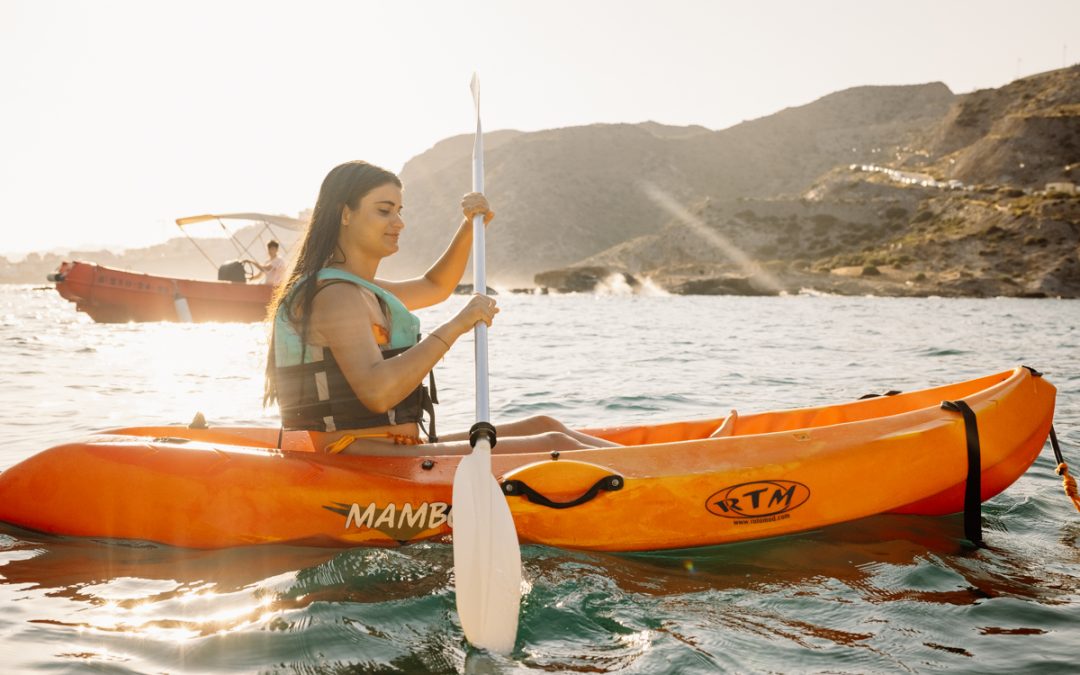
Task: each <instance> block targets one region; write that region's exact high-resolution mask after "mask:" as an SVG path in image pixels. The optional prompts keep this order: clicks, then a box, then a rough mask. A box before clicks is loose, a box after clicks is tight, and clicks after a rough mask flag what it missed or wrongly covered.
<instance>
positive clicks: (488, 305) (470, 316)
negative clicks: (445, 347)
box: [451, 293, 499, 336]
mask: <svg viewBox="0 0 1080 675" xmlns="http://www.w3.org/2000/svg"><path fill="white" fill-rule="evenodd" d="M498 313H499V308H498V307H496V306H495V300H494V298H490V297H488V296H486V295H483V294H481V293H476V294H475V295H473V296H472V298H470V299H469V302H468V303H466V305H465V306H464V307H462V308H461V310H460V311H459V312H458V313H457V315H456V316H455V317H454V318H453V319H452V320H451V323H453V324H454V326H455V328H456V329H457V331H458V335H459V336H460V335H464V334H465V333H468V332H469V331H470V330H472V329H473V326H475V325H476V324H478V323H480V322H481V321H483V322H484V323H485V324H487V325H488V326H490V325H491V321H492V320H493V319H494V318H495V315H496V314H498Z"/></svg>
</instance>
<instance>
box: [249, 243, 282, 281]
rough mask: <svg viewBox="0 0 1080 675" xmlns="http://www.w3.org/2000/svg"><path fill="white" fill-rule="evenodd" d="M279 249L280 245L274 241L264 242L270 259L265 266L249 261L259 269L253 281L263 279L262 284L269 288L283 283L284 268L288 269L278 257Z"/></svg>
mask: <svg viewBox="0 0 1080 675" xmlns="http://www.w3.org/2000/svg"><path fill="white" fill-rule="evenodd" d="M280 248H281V244H279V243H278V242H277V240H276V239H271V240H270V241H268V242H266V254H267V255H268V256H270V259H269V260H267V261H266V264H262V263H258V262H255V261H254V260H249V261H248V262H250V263H251V264H253V265H255V266H256V267H258V268H259V270H260V271H259V272H257V273H256V274H255V276H254V277H253V279H258V278H259V277H260V276H261V277H263V283H264V284H267V285H269V286H280V285H281V284H282V283H283V282H284V281H285V268H286V267H288V266H287V265H286V264H285V259H284V258H279V257H278V250H279V249H280Z"/></svg>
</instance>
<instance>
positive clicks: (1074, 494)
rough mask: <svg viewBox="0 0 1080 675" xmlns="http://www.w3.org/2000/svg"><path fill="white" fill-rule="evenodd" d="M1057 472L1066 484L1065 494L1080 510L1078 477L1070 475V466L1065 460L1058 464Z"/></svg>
mask: <svg viewBox="0 0 1080 675" xmlns="http://www.w3.org/2000/svg"><path fill="white" fill-rule="evenodd" d="M1055 473H1056V474H1057V475H1059V476H1061V482H1062V484H1063V485H1064V486H1065V494H1066V496H1068V498H1069V499H1071V500H1072V503H1073V506H1075V507H1076V510H1077V511H1080V491H1078V490H1077V488H1076V479H1075V478H1073V477H1072V476H1070V475H1069V467H1068V465H1067V464H1065V462H1062V463H1061V464H1058V465H1057V470H1056V471H1055Z"/></svg>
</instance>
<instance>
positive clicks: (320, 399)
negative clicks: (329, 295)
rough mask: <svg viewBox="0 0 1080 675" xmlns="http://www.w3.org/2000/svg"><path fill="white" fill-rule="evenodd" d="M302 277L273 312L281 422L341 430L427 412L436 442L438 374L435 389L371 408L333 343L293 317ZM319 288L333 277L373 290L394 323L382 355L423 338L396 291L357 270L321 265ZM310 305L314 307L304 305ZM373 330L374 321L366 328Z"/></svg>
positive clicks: (288, 425)
mask: <svg viewBox="0 0 1080 675" xmlns="http://www.w3.org/2000/svg"><path fill="white" fill-rule="evenodd" d="M306 283H312V281H311V279H310V277H308V278H305V279H301V280H300V281H299V282H298V283H297V284H296V285H295V286H294V287H293V288H292V290H291V291H290V292H289V295H288V296H287V297H285V298H284V299H283V300H282V302H281V304H280V306H279V307H278V310H277V314H276V315H275V316H274V336H273V350H274V366H275V370H276V374H275V381H276V383H277V398H278V406H279V408H280V410H281V423H282V426H283V427H284V428H286V429H307V430H312V431H338V430H342V429H366V428H370V427H380V426H389V425H393V424H402V423H406V422H416V423H418V424H419V423H421V422H422V418H423V415H424V413H425V412H426V413H427V414H428V429H427V435H428V440H429V441H430V442H432V443H434V442H435V441H436V440H438V439H437V437H436V435H435V407H434V405H433V404H434V403H437V402H438V398H437V394H436V392H435V377H434V374H429V376H428V378H429V382H430V384H431V391H430V393H429V391H428V389H427V387H425V386H424V385H423V384H421V385H418V386H417V387H416V389H414V390H413V391H412V392H411V393H410V394H409V395H408V396H406V397H405V398H404V399H403V400H402V401H401V402H399V403H398V404H397V405H395V406H394V407H393V408H391V409H390V410H388V411H386V412H385V413H377V412H373V411H371V410H369V409H368V408H367V407H365V406H364V404H363V403H361V402H360V399H359V398H357V396H356V394H355V392H353V390H352V387H351V386H350V385H349V382H348V381H347V380H346V379H345V375H344V374H343V373H342V371H341V367H340V366H338V363H337V361H336V360H335V359H334V354H333V352H332V351H331V350H330V348H329V347H320V346H318V345H313V344H310V343H308V342H306V341H305V337H306V336H303V335H301V334H299V333H298V332H297V330H296V326H295V325H294V324H293V322H292V321H290V319H289V314H290V308H291V307H292V306H293V305H294V303H296V302H300V301H301V298H300V295H301V293H303V291H302V289H303V286H304V284H306ZM314 283H317V284H319V287H318V288H317V289H316V291H315V292H316V293H318V292H319V291H321V290H322V289H324V288H326V287H327V286H330V285H332V284H335V283H349V284H354V285H356V286H360V287H361V288H366V289H368V290H369V291H371V292H372V293H374V294H375V297H376V298H377V299H378V300H379V305H380V306H381V307H382V308H383V312H384V314H386V316H387V320H388V323H389V326H390V340H389V342H387V344H385V345H379V348H380V349H381V350H382V355H383V358H384V359H388V358H391V357H394V356H397V355H398V354H401V353H403V352H405V351H406V350H408V349H411V348H412V347H414V346H415V345H416V343H417V342H419V341H420V319H419V318H417V316H416V315H415V314H413V313H412V312H410V311H409V310H408V308H406V307H405V305H404V304H403V303H402V302H401V300H399V299H398V298H397V297H395V296H394V294H392V293H390V292H389V291H387V290H386V289H384V288H382V287H380V286H377V285H376V284H373V283H371V282H370V281H367V280H366V279H362V278H360V277H358V276H356V275H355V274H351V273H349V272H345V271H343V270H337V269H328V268H327V269H322V270H319V272H318V273H317V274H316V275H315V281H314ZM305 311H310V308H305ZM367 329H368V330H370V327H368V328H367Z"/></svg>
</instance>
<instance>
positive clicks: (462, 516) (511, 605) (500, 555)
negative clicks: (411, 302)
mask: <svg viewBox="0 0 1080 675" xmlns="http://www.w3.org/2000/svg"><path fill="white" fill-rule="evenodd" d="M471 89H472V95H473V103H474V104H475V105H476V138H475V140H474V141H473V191H474V192H483V191H484V143H483V135H482V133H481V130H480V81H479V80H478V79H477V77H476V75H475V74H474V75H473V78H472V83H471ZM484 256H485V253H484V216H483V215H477V216H475V217H474V218H473V288H474V290H475V291H476V292H477V293H483V292H485V291H487V279H486V277H487V274H486V270H485V262H484ZM475 340H476V424H475V425H473V427H472V431H471V432H470V434H469V442H470V444H471V445H472V448H473V449H472V452H471V453H470V454H468V455H466V456H465V457H463V458H462V459H461V463H460V464H458V468H457V471H456V473H455V474H454V492H453V522H454V579H455V582H454V583H455V591H456V593H457V610H458V616H459V617H460V619H461V627H462V629H464V631H465V638H466V639H467V640H468V641H469V642H470V643H472V645H473V646H474V647H479V648H482V649H486V650H488V651H491V652H496V653H499V654H509V653H510V652H511V651H513V649H514V642H515V641H516V639H517V625H518V609H519V607H520V605H521V549H520V548H519V546H518V539H517V530H516V529H515V528H514V519H513V517H512V516H511V515H510V507H509V506H508V505H507V503H506V497H504V496H503V493H502V490H501V489H500V488H499V483H498V481H496V480H495V477H494V476H493V475H492V473H491V448H492V446H494V445H495V427H493V426H492V425H491V423H490V421H489V410H488V372H487V325H485V324H484V323H483V322H480V323H478V324H476V328H475Z"/></svg>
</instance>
